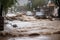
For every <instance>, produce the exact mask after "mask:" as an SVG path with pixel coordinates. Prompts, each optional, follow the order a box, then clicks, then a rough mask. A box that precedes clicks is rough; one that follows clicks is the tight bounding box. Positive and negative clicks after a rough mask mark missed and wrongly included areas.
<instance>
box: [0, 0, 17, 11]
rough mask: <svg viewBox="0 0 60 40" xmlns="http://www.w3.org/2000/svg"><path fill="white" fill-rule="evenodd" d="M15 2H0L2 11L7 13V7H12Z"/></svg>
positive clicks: (14, 0)
mask: <svg viewBox="0 0 60 40" xmlns="http://www.w3.org/2000/svg"><path fill="white" fill-rule="evenodd" d="M16 2H17V0H0V4H1V5H2V6H3V10H2V11H5V12H6V11H7V10H8V8H9V7H11V6H13V5H14V4H15V3H16Z"/></svg>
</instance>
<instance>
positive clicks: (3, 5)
mask: <svg viewBox="0 0 60 40" xmlns="http://www.w3.org/2000/svg"><path fill="white" fill-rule="evenodd" d="M16 2H17V0H0V30H3V28H4V18H3V17H2V12H3V11H4V12H5V14H6V13H7V11H8V8H9V7H11V6H13V5H14V4H15V3H16Z"/></svg>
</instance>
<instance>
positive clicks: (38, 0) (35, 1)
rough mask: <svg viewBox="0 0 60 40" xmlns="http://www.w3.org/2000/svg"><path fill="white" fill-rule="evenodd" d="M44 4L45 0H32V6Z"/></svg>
mask: <svg viewBox="0 0 60 40" xmlns="http://www.w3.org/2000/svg"><path fill="white" fill-rule="evenodd" d="M44 4H45V0H33V2H32V6H33V7H34V8H36V7H37V6H42V5H44Z"/></svg>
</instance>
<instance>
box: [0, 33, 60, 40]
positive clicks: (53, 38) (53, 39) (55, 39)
mask: <svg viewBox="0 0 60 40" xmlns="http://www.w3.org/2000/svg"><path fill="white" fill-rule="evenodd" d="M0 40H60V34H56V35H46V36H45V35H43V36H42V35H40V36H37V37H0Z"/></svg>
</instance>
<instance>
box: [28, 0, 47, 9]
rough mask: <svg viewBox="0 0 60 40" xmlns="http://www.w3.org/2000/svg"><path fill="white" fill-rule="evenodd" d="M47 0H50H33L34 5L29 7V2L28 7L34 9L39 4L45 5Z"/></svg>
mask: <svg viewBox="0 0 60 40" xmlns="http://www.w3.org/2000/svg"><path fill="white" fill-rule="evenodd" d="M46 1H48V0H31V3H32V7H29V4H27V8H28V9H29V10H32V9H33V8H37V6H43V5H45V4H46Z"/></svg>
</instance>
